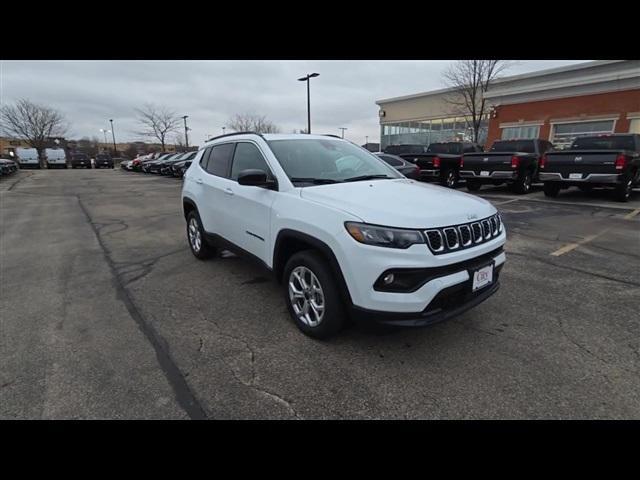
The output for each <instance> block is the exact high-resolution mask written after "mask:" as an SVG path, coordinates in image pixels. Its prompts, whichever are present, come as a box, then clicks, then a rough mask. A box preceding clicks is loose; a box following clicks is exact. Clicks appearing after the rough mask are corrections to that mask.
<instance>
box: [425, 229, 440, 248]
mask: <svg viewBox="0 0 640 480" xmlns="http://www.w3.org/2000/svg"><path fill="white" fill-rule="evenodd" d="M426 234H427V241H428V242H429V248H430V249H431V251H432V252H434V253H438V252H442V251H444V242H443V241H442V233H441V232H440V230H427V232H426Z"/></svg>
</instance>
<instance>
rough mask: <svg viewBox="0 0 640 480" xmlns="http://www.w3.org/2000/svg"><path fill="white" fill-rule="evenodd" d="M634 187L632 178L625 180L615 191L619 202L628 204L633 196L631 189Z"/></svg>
mask: <svg viewBox="0 0 640 480" xmlns="http://www.w3.org/2000/svg"><path fill="white" fill-rule="evenodd" d="M632 186H633V179H632V178H631V177H628V178H625V179H624V181H623V183H621V184H619V185H618V186H617V187H616V190H615V197H616V200H618V201H619V202H628V201H629V197H630V196H631V187H632Z"/></svg>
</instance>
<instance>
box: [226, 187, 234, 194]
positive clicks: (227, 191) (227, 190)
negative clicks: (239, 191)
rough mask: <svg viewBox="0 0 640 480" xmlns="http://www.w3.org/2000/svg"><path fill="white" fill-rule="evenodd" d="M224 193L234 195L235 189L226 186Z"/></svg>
mask: <svg viewBox="0 0 640 480" xmlns="http://www.w3.org/2000/svg"><path fill="white" fill-rule="evenodd" d="M224 193H226V194H227V195H233V190H231V189H230V188H225V189H224Z"/></svg>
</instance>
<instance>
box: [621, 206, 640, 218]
mask: <svg viewBox="0 0 640 480" xmlns="http://www.w3.org/2000/svg"><path fill="white" fill-rule="evenodd" d="M639 213H640V208H636V209H635V210H634V211H633V212H631V213H628V214H626V215H625V216H624V219H625V220H631V219H632V218H633V217H635V216H636V215H638V214H639Z"/></svg>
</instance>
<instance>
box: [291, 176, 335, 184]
mask: <svg viewBox="0 0 640 480" xmlns="http://www.w3.org/2000/svg"><path fill="white" fill-rule="evenodd" d="M290 180H291V181H292V182H296V183H297V182H300V183H313V184H314V185H325V184H329V183H338V180H333V179H332V178H313V177H309V178H303V177H293V178H291V179H290Z"/></svg>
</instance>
